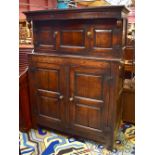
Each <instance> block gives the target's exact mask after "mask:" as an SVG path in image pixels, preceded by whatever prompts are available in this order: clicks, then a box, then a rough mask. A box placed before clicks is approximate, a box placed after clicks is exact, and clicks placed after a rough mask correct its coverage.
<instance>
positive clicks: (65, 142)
mask: <svg viewBox="0 0 155 155" xmlns="http://www.w3.org/2000/svg"><path fill="white" fill-rule="evenodd" d="M20 150H21V154H24V155H134V154H135V126H134V125H132V124H127V123H122V124H121V126H120V129H119V134H118V136H117V139H116V141H115V146H114V149H113V151H108V150H107V149H106V148H105V147H104V146H103V145H101V144H98V143H96V142H94V141H90V140H86V139H76V138H74V137H70V136H68V135H64V134H63V135H62V134H60V133H56V132H53V131H52V130H46V129H43V128H38V130H34V129H31V130H30V131H29V132H28V133H24V132H20Z"/></svg>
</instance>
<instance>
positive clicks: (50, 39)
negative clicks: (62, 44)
mask: <svg viewBox="0 0 155 155" xmlns="http://www.w3.org/2000/svg"><path fill="white" fill-rule="evenodd" d="M34 25H35V26H34V45H35V46H34V48H35V51H37V52H46V53H48V52H51V51H55V50H56V42H57V40H56V39H57V38H56V35H57V33H58V32H57V30H56V28H57V26H56V25H55V23H48V22H44V23H40V22H34Z"/></svg>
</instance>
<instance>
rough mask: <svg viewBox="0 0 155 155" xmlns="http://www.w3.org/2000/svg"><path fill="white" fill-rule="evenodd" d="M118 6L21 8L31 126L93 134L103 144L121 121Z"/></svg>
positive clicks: (122, 14) (121, 19) (123, 16)
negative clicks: (27, 30)
mask: <svg viewBox="0 0 155 155" xmlns="http://www.w3.org/2000/svg"><path fill="white" fill-rule="evenodd" d="M127 13H128V10H127V9H126V8H125V7H124V6H106V7H96V8H85V9H67V10H48V11H31V12H25V14H26V16H27V20H28V21H31V20H32V21H33V34H34V53H33V54H29V87H30V101H31V111H32V122H33V127H36V126H37V125H43V126H46V127H50V128H53V129H56V130H59V131H63V132H66V133H69V134H72V135H77V136H82V137H85V138H89V139H93V140H96V141H99V142H101V143H103V144H105V145H106V146H107V147H108V148H109V149H111V148H112V146H113V142H114V139H115V136H116V133H117V130H118V126H119V123H120V121H121V114H122V104H121V103H122V102H121V100H120V97H121V92H122V88H123V87H122V83H123V82H122V80H123V79H122V76H121V73H122V70H123V63H122V62H123V60H122V58H123V49H124V46H125V45H124V43H123V41H122V40H123V38H125V34H126V33H125V32H126V25H124V23H126V20H127Z"/></svg>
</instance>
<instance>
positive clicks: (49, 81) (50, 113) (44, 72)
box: [35, 63, 65, 126]
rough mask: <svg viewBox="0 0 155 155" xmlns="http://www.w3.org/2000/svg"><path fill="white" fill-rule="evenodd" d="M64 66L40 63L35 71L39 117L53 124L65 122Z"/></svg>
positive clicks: (42, 121) (40, 119)
mask: <svg viewBox="0 0 155 155" xmlns="http://www.w3.org/2000/svg"><path fill="white" fill-rule="evenodd" d="M62 72H63V67H62V68H61V66H59V65H55V64H49V65H48V64H46V63H38V64H37V69H36V71H35V80H36V103H35V104H36V106H37V117H38V120H39V121H41V123H44V121H48V122H49V123H50V124H51V125H52V124H53V125H60V126H61V125H62V124H63V123H64V115H65V114H64V108H65V105H64V102H63V100H62V99H63V98H62V94H63V92H64V91H63V89H62V87H61V85H62V82H63V81H62Z"/></svg>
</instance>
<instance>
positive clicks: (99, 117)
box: [70, 64, 109, 133]
mask: <svg viewBox="0 0 155 155" xmlns="http://www.w3.org/2000/svg"><path fill="white" fill-rule="evenodd" d="M105 67H106V68H103V69H96V68H87V67H86V68H85V67H83V68H82V67H72V68H71V71H70V96H71V98H73V101H71V104H70V109H71V110H70V118H71V120H70V121H71V126H72V128H74V130H81V131H82V129H85V131H86V130H87V131H88V132H94V133H96V132H97V133H102V131H103V130H104V129H103V126H106V123H107V112H108V108H107V104H108V101H109V98H108V94H109V86H108V82H107V77H108V75H109V66H108V64H106V65H105Z"/></svg>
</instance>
